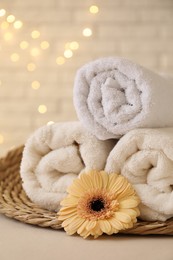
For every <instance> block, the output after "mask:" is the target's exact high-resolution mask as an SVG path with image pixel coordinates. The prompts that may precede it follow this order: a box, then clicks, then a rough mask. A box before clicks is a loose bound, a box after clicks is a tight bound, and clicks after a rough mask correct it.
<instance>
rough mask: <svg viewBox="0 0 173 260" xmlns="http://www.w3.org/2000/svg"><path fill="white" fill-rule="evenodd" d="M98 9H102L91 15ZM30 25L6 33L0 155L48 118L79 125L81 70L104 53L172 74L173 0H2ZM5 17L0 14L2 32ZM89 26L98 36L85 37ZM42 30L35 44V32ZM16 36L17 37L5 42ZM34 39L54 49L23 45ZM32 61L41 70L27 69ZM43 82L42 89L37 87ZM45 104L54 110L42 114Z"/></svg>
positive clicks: (0, 37) (0, 60)
mask: <svg viewBox="0 0 173 260" xmlns="http://www.w3.org/2000/svg"><path fill="white" fill-rule="evenodd" d="M91 4H97V5H98V6H99V8H100V12H99V13H98V14H97V15H93V14H90V13H89V7H90V5H91ZM1 8H5V9H6V11H7V15H8V14H13V15H15V17H16V19H19V20H22V21H23V24H24V26H23V28H22V29H20V30H18V31H15V30H14V29H13V28H12V26H10V28H9V29H8V30H6V31H5V30H2V29H0V82H2V83H1V84H0V134H1V135H3V136H4V142H3V144H0V155H2V154H4V153H5V152H6V151H7V150H9V149H10V148H11V147H13V146H18V145H20V144H23V143H24V142H25V140H26V139H27V138H28V136H29V135H30V134H31V133H32V132H33V131H34V130H35V129H36V128H38V127H40V126H41V125H43V124H46V123H47V122H48V121H65V120H75V119H76V114H75V111H74V108H73V102H72V92H73V82H74V76H75V73H76V70H77V69H78V68H79V67H80V66H81V65H83V64H84V63H86V62H88V61H90V60H93V59H95V58H98V57H102V56H110V55H120V56H125V57H127V58H130V59H132V60H134V61H136V62H139V63H140V64H142V65H144V66H147V67H149V68H151V69H153V70H156V71H163V72H168V73H173V0H107V1H101V0H96V1H95V2H94V1H91V0H85V1H82V0H74V1H72V0H44V1H43V0H37V1H34V0H25V1H21V0H13V1H11V0H1V3H0V9H1ZM4 20H5V18H1V17H0V27H1V24H2V22H3V21H4ZM85 27H90V28H92V30H93V36H92V37H90V38H85V37H83V36H82V30H83V29H84V28H85ZM34 29H37V30H39V31H40V33H41V36H40V38H39V39H36V40H32V39H31V37H30V33H31V31H32V30H34ZM6 32H11V33H12V34H13V39H12V40H11V41H5V40H4V34H5V33H6ZM22 40H27V41H28V42H29V43H30V46H31V47H37V46H39V44H40V41H42V40H47V41H48V42H49V43H50V48H49V49H47V50H44V51H41V55H40V56H39V57H37V58H33V57H31V56H30V54H29V50H27V51H23V50H21V49H20V48H19V43H20V42H21V41H22ZM74 40H75V41H78V42H79V44H80V48H79V50H77V51H76V52H75V53H74V56H73V57H72V58H71V59H69V60H67V61H66V63H65V64H64V65H62V66H58V65H57V64H56V62H55V61H56V57H57V56H61V55H62V54H63V51H64V45H65V43H66V42H69V41H74ZM14 52H17V53H19V55H20V60H19V61H18V62H16V63H13V62H11V60H10V55H11V54H12V53H14ZM28 62H35V64H36V66H37V69H36V70H35V71H34V72H28V71H27V69H26V66H27V63H28ZM34 80H38V81H39V82H40V84H41V87H40V88H39V89H38V90H33V89H32V88H31V83H32V81H34ZM40 104H45V105H46V106H47V109H48V110H47V113H45V114H40V113H39V112H38V110H37V108H38V106H39V105H40Z"/></svg>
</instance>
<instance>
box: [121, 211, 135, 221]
mask: <svg viewBox="0 0 173 260" xmlns="http://www.w3.org/2000/svg"><path fill="white" fill-rule="evenodd" d="M119 212H124V213H126V214H127V215H129V216H130V217H131V218H132V219H133V218H136V217H137V213H136V211H135V210H133V209H120V210H119Z"/></svg>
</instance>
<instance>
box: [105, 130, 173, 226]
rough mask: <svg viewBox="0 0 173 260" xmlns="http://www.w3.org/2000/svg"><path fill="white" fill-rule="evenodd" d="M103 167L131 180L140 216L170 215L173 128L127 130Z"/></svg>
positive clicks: (172, 210)
mask: <svg viewBox="0 0 173 260" xmlns="http://www.w3.org/2000/svg"><path fill="white" fill-rule="evenodd" d="M105 170H106V171H108V172H117V173H119V172H121V174H122V175H124V176H125V177H126V178H127V179H128V180H129V182H131V183H132V184H133V186H134V188H135V190H136V192H137V194H138V195H139V197H140V199H141V204H140V211H141V218H142V219H143V220H149V221H152V220H161V221H165V220H166V219H169V218H170V217H173V128H165V129H164V128H162V129H137V130H132V131H130V132H129V133H128V134H126V135H125V136H123V137H122V138H121V139H120V140H119V142H118V143H117V145H115V147H114V148H113V150H112V151H111V152H110V155H109V156H108V159H107V163H106V167H105Z"/></svg>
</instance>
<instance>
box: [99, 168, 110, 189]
mask: <svg viewBox="0 0 173 260" xmlns="http://www.w3.org/2000/svg"><path fill="white" fill-rule="evenodd" d="M100 175H101V177H102V188H103V189H105V190H106V189H107V185H108V182H109V175H108V174H107V173H106V172H105V171H101V172H100Z"/></svg>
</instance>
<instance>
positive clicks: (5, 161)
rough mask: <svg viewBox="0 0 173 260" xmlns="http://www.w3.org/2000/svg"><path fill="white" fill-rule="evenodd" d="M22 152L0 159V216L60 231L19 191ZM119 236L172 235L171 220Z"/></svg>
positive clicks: (57, 224)
mask: <svg viewBox="0 0 173 260" xmlns="http://www.w3.org/2000/svg"><path fill="white" fill-rule="evenodd" d="M22 151H23V146H21V147H18V148H16V149H14V150H11V151H10V152H9V153H8V154H7V155H6V157H4V158H1V159H0V213H2V214H4V215H6V216H7V217H9V218H14V219H17V220H19V221H21V222H24V223H28V224H32V225H37V226H41V227H50V228H53V229H60V228H61V224H60V222H59V221H58V220H57V214H56V213H55V212H50V211H48V210H45V209H42V208H40V207H38V206H37V205H35V204H34V203H32V202H31V201H30V200H29V198H28V197H27V196H26V194H25V192H24V190H23V188H22V185H21V178H20V174H19V169H20V162H21V157H22ZM122 233H126V234H139V235H149V234H158V235H161V234H162V235H173V218H172V219H169V220H168V221H166V222H144V221H138V222H137V223H136V224H135V226H134V227H133V228H132V229H129V230H126V231H123V232H122Z"/></svg>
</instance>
